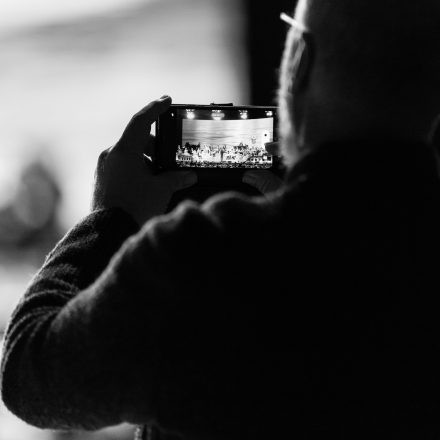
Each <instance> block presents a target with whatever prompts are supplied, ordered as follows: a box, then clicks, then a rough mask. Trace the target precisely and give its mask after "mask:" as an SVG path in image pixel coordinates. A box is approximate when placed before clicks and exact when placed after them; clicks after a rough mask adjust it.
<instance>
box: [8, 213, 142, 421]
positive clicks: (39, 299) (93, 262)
mask: <svg viewBox="0 0 440 440" xmlns="http://www.w3.org/2000/svg"><path fill="white" fill-rule="evenodd" d="M138 229H139V227H138V225H137V224H136V223H135V222H134V220H133V219H132V218H131V217H130V216H129V215H127V214H126V213H124V212H123V211H122V210H121V209H117V208H116V209H107V210H99V211H96V212H93V213H92V214H90V215H89V216H88V217H86V218H85V219H84V220H83V221H82V222H81V223H79V224H78V225H77V226H76V227H75V228H73V229H72V230H71V231H70V232H69V233H68V234H67V235H66V236H65V237H64V238H63V239H62V240H61V241H60V243H59V244H58V245H57V246H56V247H55V249H54V250H53V251H52V252H51V253H50V254H49V255H48V257H47V258H46V261H45V264H44V265H43V267H42V268H41V270H40V271H39V272H38V273H37V274H36V276H35V277H34V278H33V280H32V282H31V283H30V285H29V287H28V289H27V291H26V293H25V294H24V296H23V297H22V299H21V300H20V303H19V304H18V305H17V307H16V309H15V311H14V313H13V315H12V317H11V319H10V322H9V325H8V329H7V332H6V337H5V341H4V345H3V358H2V369H1V372H2V397H3V400H4V401H5V403H6V405H7V406H8V407H9V408H10V409H11V411H12V412H14V413H15V414H17V415H18V416H19V417H21V418H23V419H24V420H26V421H27V422H29V423H31V424H33V425H36V426H40V427H52V428H62V427H68V426H70V427H72V425H73V426H78V427H80V426H81V427H98V426H102V425H103V424H106V422H107V421H109V420H108V419H111V421H112V422H113V423H114V422H117V420H116V419H115V415H114V414H112V413H111V412H109V413H107V414H103V416H105V418H106V419H107V420H106V419H101V418H100V416H99V415H97V414H96V411H94V410H92V408H90V406H91V404H92V402H93V401H95V403H96V400H94V399H93V397H92V394H93V389H94V387H95V386H98V383H95V384H93V383H88V382H90V380H91V379H92V378H91V377H90V374H92V371H91V369H93V368H95V367H96V366H94V365H93V360H92V359H91V356H93V353H90V352H89V349H90V344H91V343H92V340H93V339H94V335H92V334H91V329H90V326H89V325H88V323H87V317H86V312H87V310H84V311H83V312H82V313H81V314H80V315H78V316H75V313H76V312H75V307H74V304H73V301H74V299H75V298H76V297H77V296H78V295H79V296H81V295H83V296H84V295H85V293H84V292H85V289H86V288H87V287H88V286H90V285H92V283H93V282H94V281H95V280H96V279H97V278H98V277H99V275H100V274H101V273H102V271H103V270H104V268H105V267H106V266H107V265H108V263H109V261H110V259H111V257H112V256H113V255H114V254H115V252H117V251H118V249H119V248H120V246H121V245H122V243H123V242H124V241H125V240H126V238H127V237H129V236H130V235H132V234H134V233H135V232H137V231H138ZM77 311H78V309H77ZM65 321H69V322H71V323H72V325H74V328H71V329H70V333H69V334H66V333H68V331H67V329H65V330H64V331H61V328H60V324H62V323H63V322H65ZM104 374H105V373H104ZM88 376H89V377H88ZM79 379H82V380H83V381H81V380H79ZM97 379H98V378H97ZM97 382H98V381H97ZM116 387H117V384H116ZM107 397H108V396H107ZM102 403H103V406H105V403H106V401H105V396H104V395H103V396H102Z"/></svg>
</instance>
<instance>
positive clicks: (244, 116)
mask: <svg viewBox="0 0 440 440" xmlns="http://www.w3.org/2000/svg"><path fill="white" fill-rule="evenodd" d="M240 118H241V119H247V118H248V112H247V110H240Z"/></svg>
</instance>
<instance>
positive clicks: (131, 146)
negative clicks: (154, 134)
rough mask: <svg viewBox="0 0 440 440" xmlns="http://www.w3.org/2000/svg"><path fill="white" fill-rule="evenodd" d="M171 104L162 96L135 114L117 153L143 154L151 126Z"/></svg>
mask: <svg viewBox="0 0 440 440" xmlns="http://www.w3.org/2000/svg"><path fill="white" fill-rule="evenodd" d="M171 102H172V100H171V98H170V97H169V96H168V95H164V96H162V97H161V98H160V99H156V100H155V101H152V102H150V103H149V104H148V105H147V106H145V107H144V108H143V109H142V110H140V111H139V112H137V113H136V114H135V115H134V116H133V117H132V118H131V120H130V122H129V123H128V125H127V127H126V128H125V130H124V133H123V134H122V137H121V139H120V140H119V141H118V143H117V144H116V146H115V148H116V149H117V150H119V151H130V152H135V153H144V152H145V151H144V150H145V148H148V141H149V137H150V132H151V124H153V122H155V121H156V120H157V119H158V118H159V116H160V115H161V114H162V113H164V112H165V111H167V110H168V108H169V107H170V105H171ZM150 153H151V151H150Z"/></svg>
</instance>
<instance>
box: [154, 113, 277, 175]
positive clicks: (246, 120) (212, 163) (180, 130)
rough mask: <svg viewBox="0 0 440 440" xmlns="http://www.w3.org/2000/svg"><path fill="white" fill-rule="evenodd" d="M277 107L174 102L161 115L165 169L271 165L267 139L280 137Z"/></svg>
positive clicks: (159, 156) (161, 165) (159, 149)
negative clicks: (278, 135)
mask: <svg viewBox="0 0 440 440" xmlns="http://www.w3.org/2000/svg"><path fill="white" fill-rule="evenodd" d="M277 112H278V109H277V107H274V106H269V107H263V106H233V105H195V104H172V105H171V106H170V108H169V109H168V111H167V112H166V113H164V114H162V115H161V116H160V117H159V119H158V120H157V121H156V151H155V157H154V163H155V165H156V167H157V169H159V170H171V169H174V170H176V169H199V170H214V169H215V170H240V169H241V170H243V169H271V168H273V167H274V166H275V164H276V162H277V158H276V157H275V156H272V155H270V154H268V153H267V151H266V149H265V144H266V143H267V142H275V141H277V140H278V137H277V126H278V119H277Z"/></svg>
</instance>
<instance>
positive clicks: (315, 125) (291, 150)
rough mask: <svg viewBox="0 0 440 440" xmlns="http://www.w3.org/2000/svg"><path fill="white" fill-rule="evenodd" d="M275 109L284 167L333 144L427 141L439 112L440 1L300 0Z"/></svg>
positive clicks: (288, 40)
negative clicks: (308, 152) (304, 152)
mask: <svg viewBox="0 0 440 440" xmlns="http://www.w3.org/2000/svg"><path fill="white" fill-rule="evenodd" d="M295 19H296V20H297V21H298V22H299V23H301V24H302V25H303V26H304V27H305V28H306V31H305V32H304V31H302V30H301V29H299V28H296V27H292V29H291V30H290V32H289V34H288V37H287V40H286V47H285V51H284V55H283V61H282V69H281V75H280V92H279V105H280V107H281V123H280V129H281V135H282V137H283V139H284V141H283V142H284V147H283V148H284V150H285V151H284V156H285V159H286V161H287V163H292V162H294V161H295V160H296V158H297V156H298V153H300V151H301V149H307V148H311V147H314V146H316V145H318V144H322V143H324V142H331V141H345V140H368V139H371V140H374V139H376V140H377V139H378V138H382V140H383V139H384V138H389V139H392V140H407V141H420V140H427V137H428V134H429V132H430V127H431V125H432V121H433V120H434V118H435V116H436V115H437V114H438V113H440V25H439V23H440V2H439V1H437V0H417V1H416V0H413V1H409V0H368V1H367V0H299V2H298V6H297V8H296V11H295Z"/></svg>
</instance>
